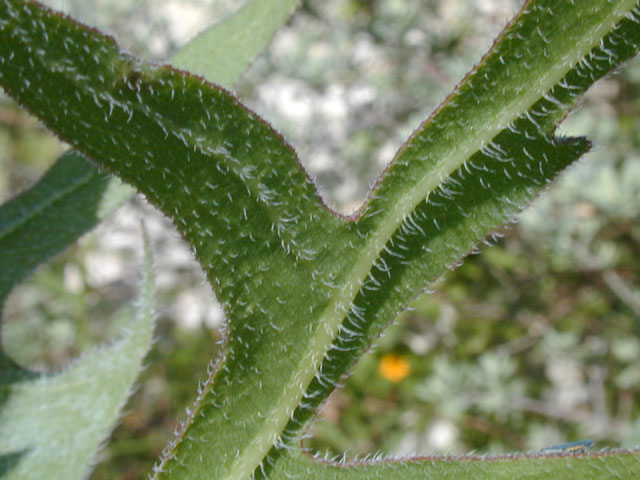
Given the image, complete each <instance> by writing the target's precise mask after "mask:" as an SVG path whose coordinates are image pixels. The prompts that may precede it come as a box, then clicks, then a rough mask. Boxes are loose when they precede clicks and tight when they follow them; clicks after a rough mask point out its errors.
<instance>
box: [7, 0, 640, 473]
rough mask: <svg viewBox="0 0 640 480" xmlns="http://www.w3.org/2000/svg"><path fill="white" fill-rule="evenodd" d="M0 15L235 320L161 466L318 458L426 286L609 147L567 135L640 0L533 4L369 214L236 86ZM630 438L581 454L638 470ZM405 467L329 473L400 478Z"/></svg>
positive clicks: (427, 467)
mask: <svg viewBox="0 0 640 480" xmlns="http://www.w3.org/2000/svg"><path fill="white" fill-rule="evenodd" d="M0 19H3V21H4V23H2V24H0V84H2V85H3V87H4V88H5V89H6V91H7V92H8V93H9V94H10V95H12V96H14V97H15V98H17V99H18V100H19V101H20V102H21V103H22V104H23V105H24V106H25V107H27V108H28V109H29V110H30V111H32V112H33V113H34V114H36V115H37V116H38V117H39V118H41V119H43V121H45V122H46V123H47V124H48V125H49V126H50V127H51V128H52V129H53V130H54V131H56V132H57V133H58V134H59V135H60V136H61V137H62V138H64V139H66V140H67V141H69V142H71V143H72V144H73V145H74V146H75V147H76V148H78V149H79V150H80V151H82V152H83V153H84V154H86V155H87V156H88V157H89V158H92V159H94V160H95V161H96V162H98V163H99V164H100V165H102V166H103V167H105V168H107V169H109V170H111V171H113V172H116V173H117V174H118V175H119V176H121V177H122V178H123V179H125V180H126V181H127V182H130V183H132V184H133V185H135V186H136V188H137V189H139V190H140V191H141V192H143V193H144V194H145V195H146V196H147V198H148V199H149V200H150V201H151V202H152V203H154V204H155V205H157V206H158V208H160V209H161V210H162V211H164V212H165V213H166V214H167V215H168V216H169V217H170V218H172V219H173V221H174V222H175V223H176V225H177V226H178V228H179V230H180V231H181V232H182V234H183V235H184V237H185V239H186V240H187V241H188V242H189V243H190V244H191V246H192V247H193V249H194V251H195V254H196V256H197V258H198V260H199V261H200V263H201V265H202V266H203V268H204V270H205V272H206V274H207V277H208V278H209V279H210V282H211V284H212V286H213V289H214V291H215V292H216V295H217V296H218V298H219V299H220V300H221V302H222V304H223V306H224V308H225V312H226V314H227V316H228V318H229V323H228V325H227V342H226V346H225V356H224V358H222V359H221V360H220V361H219V363H218V366H217V369H216V370H215V371H214V372H212V373H211V375H210V378H209V379H208V381H207V383H206V384H205V387H204V388H203V389H202V391H201V392H200V394H199V396H198V399H197V402H196V405H195V406H194V408H193V409H192V411H191V414H190V416H189V417H188V419H187V420H186V422H185V424H184V428H183V430H182V431H181V432H180V434H179V435H178V437H177V438H176V440H175V441H174V443H172V444H171V445H170V447H169V448H168V449H167V452H166V456H165V457H164V458H163V459H162V461H161V463H160V464H159V465H158V467H157V470H156V477H162V478H165V477H166V478H207V479H209V478H225V479H241V478H250V477H251V476H255V477H260V476H263V475H266V476H270V477H271V476H273V477H276V476H284V477H287V476H288V475H293V474H295V473H296V472H297V473H304V469H305V468H306V466H304V465H303V466H302V467H299V466H295V465H294V463H292V458H293V457H294V456H296V455H298V453H296V452H297V450H298V448H299V447H298V445H299V442H300V439H301V436H302V432H303V429H304V428H305V427H306V426H307V425H308V422H309V421H310V419H311V418H312V416H313V414H314V412H315V411H316V409H317V407H318V406H319V405H320V403H321V402H322V401H323V400H324V399H325V398H326V397H327V395H328V394H329V393H330V392H331V391H332V390H333V389H334V388H335V386H336V385H337V384H338V383H339V381H340V379H341V378H342V377H343V376H344V375H345V374H346V372H347V371H348V369H349V368H350V366H351V365H352V364H353V363H354V362H355V361H356V360H357V358H358V357H359V356H360V355H361V354H362V353H363V352H364V351H365V349H366V348H367V347H368V345H369V344H370V343H371V341H372V340H373V339H374V338H376V336H377V335H379V334H380V333H381V332H382V330H383V329H384V327H385V326H386V325H387V324H388V323H389V322H390V321H391V320H392V318H393V317H394V315H396V314H397V312H399V311H400V310H402V309H403V308H404V306H405V305H406V304H407V303H408V301H409V300H411V299H412V298H413V297H414V296H416V295H417V294H418V293H420V292H421V291H422V290H423V289H424V288H425V286H426V285H427V284H428V283H429V282H431V281H433V280H434V279H435V278H437V276H439V275H440V274H442V272H443V271H445V270H446V269H447V268H451V267H453V266H455V265H456V263H457V262H458V261H460V259H461V258H462V257H464V255H466V254H467V253H468V252H469V251H470V250H471V249H472V248H473V246H474V245H475V244H476V243H477V242H478V241H479V240H481V239H482V238H483V237H484V236H486V235H488V234H491V232H493V231H494V230H495V229H496V228H497V227H498V226H499V225H501V224H502V223H504V222H506V221H509V220H510V219H512V218H513V216H514V215H516V214H517V213H518V212H519V211H520V210H521V209H522V208H523V207H524V206H525V205H526V204H527V203H528V202H530V201H531V199H532V198H534V197H535V195H537V193H538V192H539V191H540V190H541V189H542V188H544V186H545V185H546V184H547V183H548V182H549V181H550V180H551V179H553V178H554V176H555V175H557V173H558V172H559V171H561V170H562V169H563V168H565V167H566V166H567V165H569V164H570V163H571V162H572V161H574V160H575V159H576V158H578V157H579V156H580V155H581V154H582V153H584V152H585V151H586V150H587V149H588V148H589V143H588V142H587V141H586V140H584V139H575V138H569V139H562V138H556V137H555V136H554V128H555V125H556V123H557V122H558V121H559V120H560V119H561V118H563V116H564V115H565V114H566V112H567V111H568V109H569V108H570V107H571V106H572V105H573V103H574V101H575V99H576V97H577V96H578V95H579V94H581V93H582V92H583V91H584V90H585V89H586V88H587V87H588V86H589V85H591V84H592V83H593V82H594V81H595V80H596V79H598V78H600V77H602V76H603V75H605V74H606V73H608V72H609V71H610V70H611V69H612V68H615V67H616V66H618V65H620V64H621V63H622V62H624V61H625V60H627V59H628V58H630V56H632V55H634V54H635V53H636V52H637V50H638V45H639V44H640V28H639V22H638V4H637V2H636V1H630V0H611V1H606V2H569V1H559V0H532V1H529V2H527V3H526V4H525V6H524V7H523V10H522V11H521V12H520V14H519V15H518V16H517V17H516V19H515V20H514V22H513V23H512V24H511V25H510V26H509V27H508V28H507V29H506V30H505V31H504V33H503V34H502V36H501V38H500V39H499V41H498V42H497V43H496V44H495V45H494V47H493V49H492V51H491V52H490V54H488V55H487V56H486V57H485V58H484V59H483V61H482V62H481V63H480V64H479V65H478V66H477V67H476V68H475V69H474V71H473V72H472V73H471V74H470V75H469V76H467V77H466V79H465V81H464V82H463V83H462V84H461V85H460V86H459V87H458V88H457V90H456V91H455V92H454V93H453V94H452V95H451V96H450V97H448V99H447V100H446V102H445V103H444V104H443V105H442V106H441V107H440V108H439V109H438V111H437V112H436V113H435V114H434V115H433V116H432V117H431V118H430V120H429V121H428V122H426V123H425V124H424V125H422V126H421V127H420V128H419V129H418V130H417V131H416V132H415V133H414V134H413V135H412V137H411V138H410V139H409V141H408V142H407V143H406V145H405V146H404V147H403V148H402V149H401V151H400V152H399V153H398V155H397V156H396V158H395V160H394V162H393V164H392V165H391V166H390V168H389V169H388V170H387V172H386V173H385V175H384V176H383V177H382V179H381V180H380V181H379V183H378V185H377V187H376V189H375V190H374V191H373V193H372V195H371V198H370V199H369V201H368V202H367V204H366V205H365V206H364V207H363V209H362V210H361V211H360V212H359V213H358V215H357V216H355V217H353V218H343V217H340V216H337V215H336V214H334V213H333V212H330V211H329V210H328V209H327V208H326V207H324V205H322V203H321V202H320V200H319V199H318V196H317V193H316V191H315V188H314V186H313V185H312V184H311V182H310V181H309V180H308V178H307V177H306V175H305V173H304V171H303V170H302V169H301V167H300V166H299V164H298V163H297V159H296V157H295V154H294V153H293V151H292V149H291V148H290V147H289V146H288V145H287V144H286V143H285V142H284V140H283V139H282V138H281V137H280V136H279V135H278V134H277V133H276V132H275V131H274V130H273V129H271V128H270V127H269V126H268V125H267V124H265V123H264V122H263V121H262V120H261V119H259V118H258V117H257V116H256V115H255V114H254V113H252V112H250V111H248V110H247V109H246V108H245V107H243V106H242V105H241V104H240V103H239V102H238V101H237V100H236V99H235V98H234V97H233V96H232V95H230V94H229V93H228V92H227V91H225V90H222V89H220V88H218V87H216V86H215V85H211V84H207V83H206V82H204V81H202V80H201V79H199V78H196V77H193V76H191V75H189V74H185V73H182V72H177V71H175V70H173V69H171V68H169V67H157V66H152V65H147V64H145V63H143V62H140V61H137V60H136V59H134V58H132V57H130V56H127V55H125V54H123V53H121V52H119V51H118V49H117V47H116V45H115V43H114V42H113V41H112V40H110V39H108V38H105V37H102V36H100V35H99V34H98V33H96V32H95V31H93V30H90V29H88V28H85V27H82V26H80V25H77V24H74V23H72V22H71V21H69V20H65V19H61V18H59V17H55V16H53V15H51V14H49V13H48V12H47V11H46V10H42V9H40V8H38V7H37V6H36V5H35V4H32V3H25V2H21V1H18V0H8V1H6V2H5V3H4V5H2V6H0ZM40 85H47V87H48V88H50V89H51V90H52V91H55V92H57V93H58V95H57V96H56V97H55V99H52V98H51V97H50V96H48V95H47V94H46V92H44V91H42V90H41V89H39V86H40ZM125 153H126V155H125ZM625 455H627V454H622V453H621V454H617V455H599V456H595V457H580V458H578V457H576V460H575V461H576V462H577V463H581V462H582V463H583V464H584V465H586V466H587V467H586V468H589V469H592V470H593V469H594V468H605V469H611V470H612V471H614V470H615V469H616V468H618V467H619V466H620V465H622V467H620V468H624V470H622V474H623V475H626V474H629V475H632V474H633V472H632V466H630V464H629V462H627V463H626V464H625V461H624V459H623V460H622V461H621V460H620V459H621V458H622V457H624V458H627V457H626V456H625ZM633 458H634V460H633V461H632V462H631V463H633V462H634V461H635V459H637V456H634V457H633ZM572 461H573V460H572ZM541 462H542V463H543V465H544V467H542V468H541V467H540V465H539V464H538V463H535V462H534V463H531V462H529V463H527V461H526V459H525V458H524V457H523V458H520V459H519V460H513V463H514V465H515V466H511V465H510V466H509V467H506V468H507V470H505V471H509V472H510V471H516V472H517V473H516V476H518V475H519V476H520V477H523V476H524V475H525V474H526V475H528V478H548V475H547V471H546V462H549V468H550V469H553V468H556V467H554V466H553V465H552V463H553V460H552V459H551V457H548V458H545V459H544V460H541ZM582 463H581V464H582ZM407 465H414V463H411V464H405V465H403V466H401V467H398V470H402V469H403V468H404V469H408V468H409V467H408V466H407ZM415 465H416V466H415V470H413V472H415V473H414V474H413V476H414V477H416V478H424V477H425V476H432V475H436V474H438V475H447V474H450V476H453V478H456V473H459V472H460V471H461V468H465V469H466V470H468V475H469V476H471V474H473V475H475V478H495V477H494V476H492V475H493V474H494V473H495V472H491V471H489V469H488V468H486V465H485V462H477V463H476V462H469V464H468V465H467V466H466V467H465V466H464V465H460V464H456V463H454V462H445V461H442V462H432V461H431V459H429V460H428V461H425V462H415ZM321 467H322V466H317V467H313V468H314V469H315V470H314V471H319V470H318V469H321ZM298 468H302V470H300V469H298ZM332 468H333V467H332ZM376 468H378V470H375V469H376ZM385 468H387V467H385V466H384V464H382V466H371V469H367V470H366V471H364V473H358V472H359V470H358V469H353V470H349V469H344V470H343V469H337V467H335V469H329V470H330V471H328V472H326V471H325V473H320V474H318V475H319V476H318V478H324V477H321V476H320V475H323V476H325V477H327V478H331V477H332V476H338V475H351V476H359V477H362V478H370V477H371V476H373V475H378V474H379V475H380V476H381V477H382V478H384V474H385V473H384V472H385ZM411 468H412V469H413V468H414V467H413V466H412V467H411ZM466 470H465V471H466ZM339 472H346V473H339ZM444 472H448V473H444ZM302 476H303V477H304V475H302ZM445 478H446V477H445ZM471 478H474V477H471Z"/></svg>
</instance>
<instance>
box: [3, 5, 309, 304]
mask: <svg viewBox="0 0 640 480" xmlns="http://www.w3.org/2000/svg"><path fill="white" fill-rule="evenodd" d="M297 3H298V0H286V1H282V0H254V1H253V2H250V3H248V4H246V5H245V6H244V7H243V8H241V9H240V10H239V11H237V12H236V13H234V14H233V15H231V17H230V18H227V19H224V20H222V21H221V22H219V23H217V24H215V25H213V26H211V27H210V28H208V29H206V30H205V31H204V32H202V33H201V34H200V35H198V36H197V37H196V38H194V39H192V40H191V41H189V42H188V43H187V44H186V45H185V46H184V47H183V48H181V49H180V51H178V53H177V54H176V55H174V56H173V57H172V59H171V63H172V64H173V65H174V66H176V67H179V68H183V69H185V70H190V71H196V72H198V73H200V74H201V75H203V76H204V77H205V78H206V79H207V80H208V81H210V82H213V83H217V84H220V85H223V86H228V87H231V86H233V85H234V84H235V83H236V82H237V81H238V79H239V78H240V76H241V75H242V73H243V72H244V70H245V69H246V67H247V66H248V65H249V63H250V62H251V61H252V60H253V59H254V58H255V57H256V56H257V55H258V54H259V53H260V52H261V51H262V50H263V49H264V47H265V46H266V45H267V43H268V42H269V40H270V39H271V36H272V35H273V33H274V32H275V31H276V30H277V29H278V27H280V26H281V25H282V24H283V23H284V22H285V21H286V19H287V18H288V16H289V15H291V12H292V11H293V9H294V8H295V6H296V4H297ZM265 12H272V13H273V14H272V15H270V16H268V17H265ZM265 18H266V21H265ZM258 22H259V23H260V25H259V26H257V25H256V24H257V23H258ZM231 31H233V32H235V34H234V35H230V32H231ZM134 191H135V190H134V189H132V188H131V187H129V186H126V185H123V184H122V183H121V182H119V181H118V180H117V179H116V178H113V177H111V178H109V177H108V176H107V175H106V174H105V173H104V172H101V171H100V170H99V169H98V167H97V166H96V165H95V164H94V163H92V162H89V161H87V160H86V159H84V158H83V157H82V155H81V154H80V153H77V152H67V153H65V154H63V155H62V156H61V157H60V158H59V159H58V160H57V161H56V163H55V164H54V165H53V166H52V167H51V169H50V170H49V171H48V172H47V173H46V174H45V175H44V176H43V178H42V179H40V181H39V182H38V183H37V184H36V185H35V186H34V187H32V188H31V189H30V190H28V191H27V192H24V193H23V194H21V195H19V196H18V197H17V198H14V199H12V200H11V201H9V202H7V203H5V204H4V205H2V206H1V207H0V252H1V254H2V267H3V268H2V270H0V311H1V309H2V303H3V300H4V299H5V298H6V295H7V294H8V293H9V291H10V290H11V289H12V288H13V287H14V286H15V285H17V284H19V283H20V282H21V281H22V280H24V279H25V278H26V277H27V275H29V274H30V273H31V272H32V271H33V270H34V269H35V267H37V266H38V265H40V264H42V263H44V262H45V261H47V260H48V259H49V258H51V257H53V256H54V255H55V254H57V253H59V252H60V251H62V250H64V248H66V247H67V246H69V245H71V244H72V243H74V242H75V241H76V240H77V239H78V238H79V237H81V236H82V235H83V234H84V233H86V232H88V231H89V230H91V229H92V228H93V227H95V226H96V225H97V224H98V223H100V222H101V221H102V220H104V219H105V218H106V217H107V216H109V214H111V213H112V212H113V211H115V210H116V209H117V208H118V207H119V206H120V205H122V204H124V203H125V202H126V201H127V200H128V199H129V198H131V196H132V195H133V193H134Z"/></svg>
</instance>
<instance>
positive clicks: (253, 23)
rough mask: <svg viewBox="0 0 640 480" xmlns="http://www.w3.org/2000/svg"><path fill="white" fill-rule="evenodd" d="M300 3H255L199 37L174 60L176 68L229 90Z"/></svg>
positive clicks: (290, 0)
mask: <svg viewBox="0 0 640 480" xmlns="http://www.w3.org/2000/svg"><path fill="white" fill-rule="evenodd" d="M299 2H300V0H253V1H251V2H249V3H247V4H245V5H243V6H242V7H241V8H240V9H239V10H238V11H237V12H235V13H233V14H232V15H231V16H230V17H228V18H226V19H225V20H223V21H222V22H220V23H218V24H215V25H213V26H211V27H210V28H208V29H207V30H205V31H204V32H202V33H201V34H199V35H198V36H196V37H195V38H194V39H193V40H191V41H190V42H189V43H187V44H186V45H185V46H184V47H182V48H181V49H180V51H179V52H178V53H177V54H176V55H174V56H173V58H172V59H171V64H172V65H174V66H175V67H176V68H180V69H182V70H187V71H189V72H191V73H194V74H197V75H202V76H203V77H204V78H206V79H207V80H208V81H210V82H212V83H218V84H220V85H224V86H227V87H230V86H232V85H233V84H234V83H236V82H237V81H238V79H239V78H240V76H241V75H242V73H243V72H244V71H245V70H246V69H247V67H248V66H249V65H250V64H251V62H252V61H253V59H254V58H256V57H257V56H258V55H259V54H260V52H262V51H263V50H264V48H265V46H266V45H267V44H268V43H269V41H270V40H271V38H272V37H273V35H274V33H275V32H276V31H277V30H278V29H279V28H280V27H281V26H282V25H283V24H284V23H285V22H286V21H287V19H288V18H289V17H290V16H291V12H293V10H294V9H295V8H296V6H297V4H298V3H299Z"/></svg>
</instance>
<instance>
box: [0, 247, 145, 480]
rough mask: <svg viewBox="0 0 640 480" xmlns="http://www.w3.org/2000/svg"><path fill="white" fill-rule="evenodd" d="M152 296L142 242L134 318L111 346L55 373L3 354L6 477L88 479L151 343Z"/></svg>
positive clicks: (0, 441)
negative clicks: (18, 363)
mask: <svg viewBox="0 0 640 480" xmlns="http://www.w3.org/2000/svg"><path fill="white" fill-rule="evenodd" d="M152 291H153V278H152V274H151V257H150V253H149V247H148V245H147V244H146V240H145V256H144V266H143V281H142V292H141V296H140V299H139V301H138V307H137V314H136V316H135V318H132V319H131V320H130V321H129V323H128V324H127V325H126V326H125V327H124V328H123V329H122V333H121V336H120V338H118V339H117V340H115V341H114V342H113V343H112V344H111V345H108V346H105V347H102V348H97V349H95V350H93V351H90V352H89V353H87V354H85V355H83V356H82V357H81V358H80V359H78V360H76V361H74V362H73V363H72V364H71V365H70V366H68V367H67V368H66V369H65V370H64V371H62V372H60V373H56V374H51V375H38V374H34V373H32V372H29V371H26V370H23V369H21V368H20V367H18V366H16V365H15V364H13V362H11V360H10V359H8V358H7V357H6V356H4V354H2V353H1V352H0V406H1V407H2V408H1V409H0V432H2V434H1V435H0V474H1V475H2V478H3V480H5V479H6V480H13V479H21V480H22V479H36V478H37V479H45V478H46V479H52V480H56V479H60V480H73V479H80V478H86V476H87V474H88V472H89V470H90V468H91V465H92V464H93V462H94V461H95V460H94V456H95V452H96V450H97V449H98V447H99V445H100V444H101V442H103V441H104V440H105V438H106V437H107V436H108V434H109V432H110V431H111V429H112V428H113V426H114V423H115V422H116V420H117V419H118V416H119V413H120V410H121V408H122V406H123V405H124V403H125V401H126V399H127V397H128V396H129V394H130V391H131V388H132V386H133V382H134V380H135V379H136V377H137V375H138V373H139V372H140V370H141V368H142V359H143V358H144V356H145V354H146V352H147V351H148V349H149V346H150V344H151V337H152V330H153V312H152ZM105 386H108V388H105Z"/></svg>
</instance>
